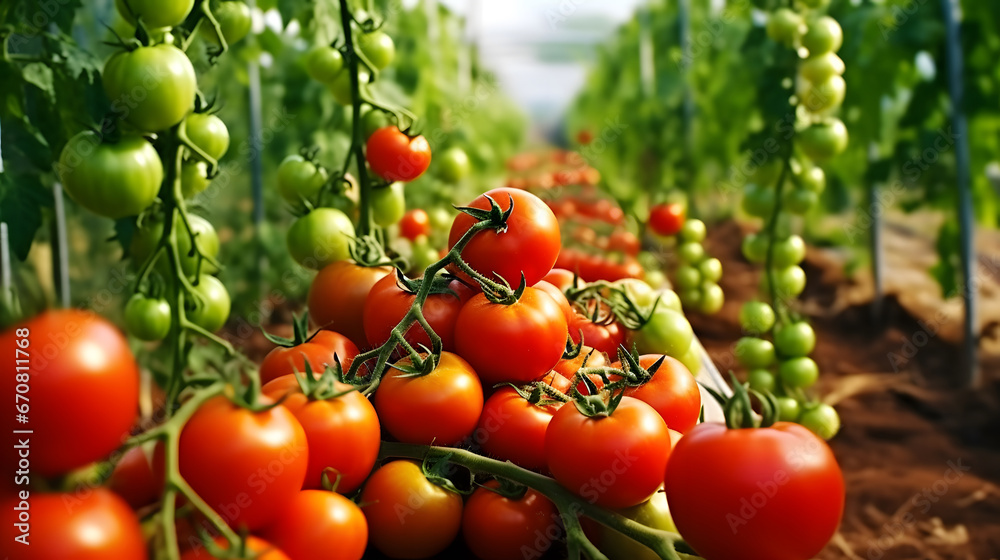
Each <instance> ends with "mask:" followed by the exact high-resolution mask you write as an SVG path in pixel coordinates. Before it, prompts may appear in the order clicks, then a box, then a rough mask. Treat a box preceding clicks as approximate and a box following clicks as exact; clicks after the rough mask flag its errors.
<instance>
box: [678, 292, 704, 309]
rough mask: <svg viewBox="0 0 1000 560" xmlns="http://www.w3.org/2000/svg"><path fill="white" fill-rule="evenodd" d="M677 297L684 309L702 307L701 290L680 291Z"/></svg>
mask: <svg viewBox="0 0 1000 560" xmlns="http://www.w3.org/2000/svg"><path fill="white" fill-rule="evenodd" d="M677 295H678V296H679V297H680V298H681V304H683V306H684V309H698V308H700V307H701V297H702V295H703V294H702V291H701V288H698V287H695V288H687V289H682V290H680V291H679V292H678V293H677Z"/></svg>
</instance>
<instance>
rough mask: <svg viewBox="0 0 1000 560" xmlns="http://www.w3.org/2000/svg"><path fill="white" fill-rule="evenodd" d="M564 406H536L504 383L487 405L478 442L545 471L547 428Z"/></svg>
mask: <svg viewBox="0 0 1000 560" xmlns="http://www.w3.org/2000/svg"><path fill="white" fill-rule="evenodd" d="M560 406H561V405H549V406H545V407H541V406H536V405H534V404H531V403H530V402H528V401H527V400H526V399H525V398H524V397H522V396H521V395H519V394H517V391H515V390H514V388H513V387H501V388H499V389H497V391H496V392H495V393H493V394H492V395H490V398H488V399H486V403H485V404H484V405H483V413H482V415H481V416H480V418H479V425H478V428H477V429H476V433H475V437H476V443H478V444H479V446H480V447H482V449H483V451H484V452H485V453H486V454H488V455H490V456H491V457H496V458H497V459H500V460H501V461H510V462H512V463H514V464H515V465H519V466H521V467H524V468H526V469H531V470H533V471H544V470H545V469H546V463H545V430H546V429H547V428H548V427H549V422H550V421H551V420H552V415H553V414H555V413H556V411H557V410H559V408H560Z"/></svg>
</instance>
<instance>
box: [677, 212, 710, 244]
mask: <svg viewBox="0 0 1000 560" xmlns="http://www.w3.org/2000/svg"><path fill="white" fill-rule="evenodd" d="M707 234H708V231H707V229H706V228H705V222H703V221H701V220H696V219H694V218H690V219H687V220H685V221H684V225H682V226H681V231H680V232H678V235H679V236H680V238H681V241H689V242H692V243H701V242H702V241H704V240H705V236H706V235H707Z"/></svg>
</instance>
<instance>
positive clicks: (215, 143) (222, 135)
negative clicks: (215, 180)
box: [184, 113, 229, 159]
mask: <svg viewBox="0 0 1000 560" xmlns="http://www.w3.org/2000/svg"><path fill="white" fill-rule="evenodd" d="M184 132H185V134H187V137H188V140H191V142H192V143H193V144H194V145H195V146H198V147H199V148H201V149H202V150H203V151H204V152H205V153H207V154H208V155H210V156H212V157H213V158H214V159H222V156H224V155H226V152H227V151H229V129H228V128H226V123H224V122H222V119H220V118H219V117H218V116H216V115H212V114H209V113H191V114H190V115H188V116H187V118H186V119H184Z"/></svg>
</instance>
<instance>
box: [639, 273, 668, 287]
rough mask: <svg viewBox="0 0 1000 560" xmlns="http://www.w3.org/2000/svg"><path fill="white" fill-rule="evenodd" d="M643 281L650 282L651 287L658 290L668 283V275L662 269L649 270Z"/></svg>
mask: <svg viewBox="0 0 1000 560" xmlns="http://www.w3.org/2000/svg"><path fill="white" fill-rule="evenodd" d="M642 281H643V282H645V283H646V284H648V285H649V287H650V288H653V289H654V290H656V289H659V288H661V287H662V286H663V285H664V284H666V283H667V275H666V274H664V273H663V271H662V270H658V269H656V270H647V271H646V274H645V276H643V277H642Z"/></svg>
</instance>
